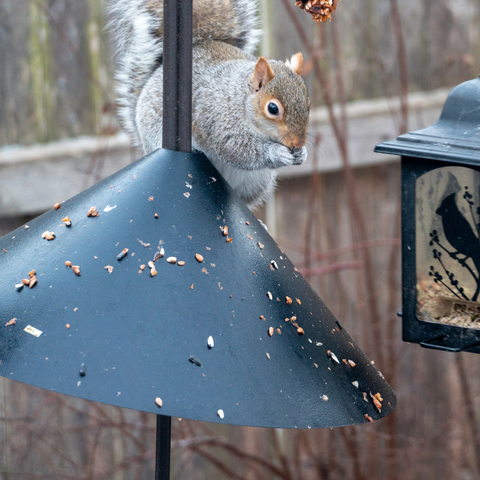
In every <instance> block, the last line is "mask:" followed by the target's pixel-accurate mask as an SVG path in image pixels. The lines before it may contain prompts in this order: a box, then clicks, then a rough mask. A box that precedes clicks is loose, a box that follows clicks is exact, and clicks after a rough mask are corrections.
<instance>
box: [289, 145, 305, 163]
mask: <svg viewBox="0 0 480 480" xmlns="http://www.w3.org/2000/svg"><path fill="white" fill-rule="evenodd" d="M292 155H293V158H294V161H293V165H301V164H302V163H303V162H304V161H305V160H306V159H307V156H308V153H307V147H302V148H294V149H293V152H292Z"/></svg>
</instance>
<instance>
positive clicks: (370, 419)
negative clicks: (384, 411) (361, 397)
mask: <svg viewBox="0 0 480 480" xmlns="http://www.w3.org/2000/svg"><path fill="white" fill-rule="evenodd" d="M364 417H365V418H366V419H367V420H368V421H369V422H373V418H372V417H371V416H370V415H367V414H365V415H364Z"/></svg>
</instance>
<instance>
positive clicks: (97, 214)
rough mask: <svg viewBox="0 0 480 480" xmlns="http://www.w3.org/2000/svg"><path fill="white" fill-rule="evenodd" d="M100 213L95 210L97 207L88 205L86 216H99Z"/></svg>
mask: <svg viewBox="0 0 480 480" xmlns="http://www.w3.org/2000/svg"><path fill="white" fill-rule="evenodd" d="M99 216H100V214H99V213H98V212H97V207H90V208H89V209H88V212H87V217H99Z"/></svg>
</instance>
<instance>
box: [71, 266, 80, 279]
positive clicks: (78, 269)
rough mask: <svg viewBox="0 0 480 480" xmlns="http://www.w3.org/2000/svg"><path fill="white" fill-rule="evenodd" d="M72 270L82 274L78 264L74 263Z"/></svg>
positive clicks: (76, 273)
mask: <svg viewBox="0 0 480 480" xmlns="http://www.w3.org/2000/svg"><path fill="white" fill-rule="evenodd" d="M72 270H73V271H74V272H75V275H78V276H80V267H79V266H78V265H72Z"/></svg>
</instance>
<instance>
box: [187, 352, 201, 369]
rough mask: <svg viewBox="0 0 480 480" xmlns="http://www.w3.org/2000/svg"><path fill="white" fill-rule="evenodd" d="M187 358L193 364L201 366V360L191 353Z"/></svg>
mask: <svg viewBox="0 0 480 480" xmlns="http://www.w3.org/2000/svg"><path fill="white" fill-rule="evenodd" d="M189 360H190V362H191V363H193V364H194V365H197V367H201V366H202V362H201V361H200V360H199V359H198V358H196V357H194V356H193V355H191V356H190V357H189Z"/></svg>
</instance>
